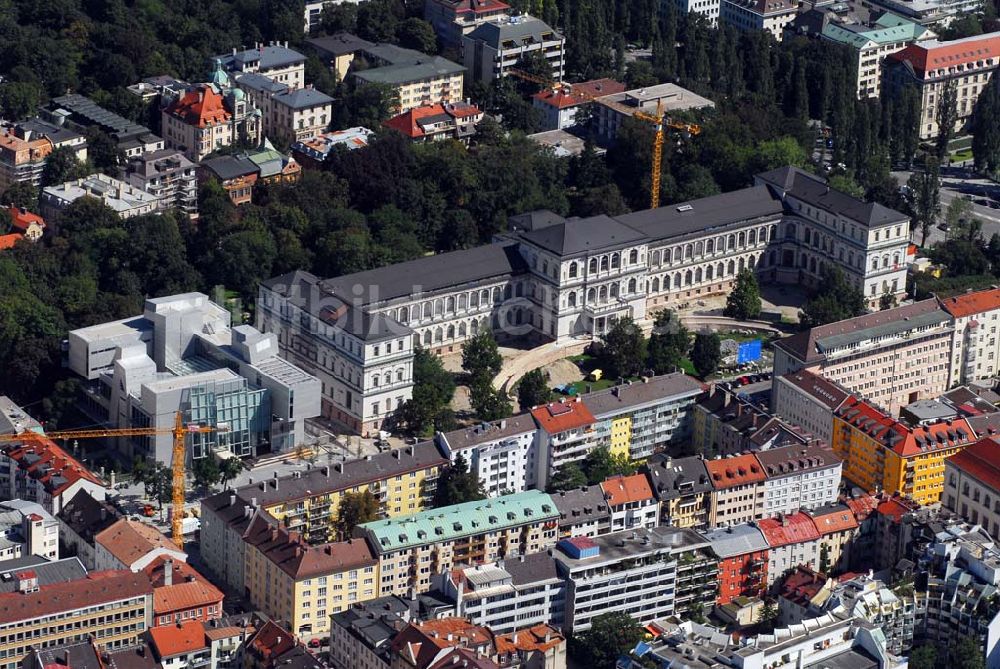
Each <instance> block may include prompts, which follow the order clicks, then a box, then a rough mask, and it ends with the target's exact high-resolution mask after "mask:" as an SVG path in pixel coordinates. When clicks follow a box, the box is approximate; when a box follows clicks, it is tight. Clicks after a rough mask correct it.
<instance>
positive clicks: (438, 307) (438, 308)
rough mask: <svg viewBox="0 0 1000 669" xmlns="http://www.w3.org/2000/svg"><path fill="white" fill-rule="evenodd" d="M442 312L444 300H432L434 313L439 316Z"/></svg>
mask: <svg viewBox="0 0 1000 669" xmlns="http://www.w3.org/2000/svg"><path fill="white" fill-rule="evenodd" d="M443 313H444V302H443V301H442V300H441V299H440V298H438V299H436V300H434V315H435V316H440V315H441V314H443Z"/></svg>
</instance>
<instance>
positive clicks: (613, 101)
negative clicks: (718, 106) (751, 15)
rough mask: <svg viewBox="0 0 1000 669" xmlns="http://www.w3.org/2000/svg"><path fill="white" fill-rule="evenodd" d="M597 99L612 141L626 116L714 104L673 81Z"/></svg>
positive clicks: (604, 133)
mask: <svg viewBox="0 0 1000 669" xmlns="http://www.w3.org/2000/svg"><path fill="white" fill-rule="evenodd" d="M696 1H699V2H700V1H705V0H696ZM594 102H595V104H594V107H593V111H594V118H595V123H596V127H597V135H598V137H600V138H601V139H603V140H604V141H606V142H609V143H614V142H615V141H616V140H617V139H618V130H619V129H620V128H621V126H622V123H624V122H625V119H629V118H633V117H634V116H635V115H636V114H638V113H643V114H650V115H652V116H655V115H656V110H657V109H660V110H662V111H663V112H664V113H667V114H670V113H674V112H684V111H689V110H694V109H712V108H714V107H715V103H714V102H712V101H711V100H709V99H708V98H703V97H702V96H700V95H698V94H696V93H694V92H692V91H689V90H688V89H686V88H681V87H680V86H678V85H677V84H673V83H666V84H656V85H655V86H646V87H643V88H633V89H631V90H627V91H621V92H617V93H613V92H610V93H608V94H607V95H604V96H601V97H599V98H598V99H597V100H595V101H594ZM761 241H762V242H763V240H761Z"/></svg>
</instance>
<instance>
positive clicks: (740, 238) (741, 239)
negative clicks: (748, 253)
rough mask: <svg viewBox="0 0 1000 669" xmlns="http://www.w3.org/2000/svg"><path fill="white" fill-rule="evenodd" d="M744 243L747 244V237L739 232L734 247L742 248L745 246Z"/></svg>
mask: <svg viewBox="0 0 1000 669" xmlns="http://www.w3.org/2000/svg"><path fill="white" fill-rule="evenodd" d="M746 243H747V236H746V235H745V234H743V233H742V232H741V233H740V234H739V235H737V237H736V245H737V246H738V247H740V248H743V247H744V246H746Z"/></svg>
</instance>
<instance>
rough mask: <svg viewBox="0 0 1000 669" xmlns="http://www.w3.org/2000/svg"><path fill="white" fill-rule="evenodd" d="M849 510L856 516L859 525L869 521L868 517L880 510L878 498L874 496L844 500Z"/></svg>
mask: <svg viewBox="0 0 1000 669" xmlns="http://www.w3.org/2000/svg"><path fill="white" fill-rule="evenodd" d="M843 501H844V504H846V505H847V508H849V509H850V510H851V513H853V514H854V518H855V520H857V521H858V522H859V523H863V522H864V521H865V520H867V519H868V516H870V515H872V513H873V512H874V511H875V510H876V509H877V508H878V498H876V497H875V496H874V495H865V496H864V497H852V498H850V499H845V500H843Z"/></svg>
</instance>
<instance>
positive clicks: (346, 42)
mask: <svg viewBox="0 0 1000 669" xmlns="http://www.w3.org/2000/svg"><path fill="white" fill-rule="evenodd" d="M305 43H306V44H308V45H309V48H310V50H311V51H312V52H313V53H315V54H316V56H317V57H318V58H319V59H320V60H322V61H323V64H324V65H326V66H327V67H329V68H330V72H332V73H333V75H334V76H335V77H336V78H337V81H346V80H347V75H348V74H350V72H351V66H352V65H354V60H355V59H356V58H361V59H362V60H365V62H367V60H366V59H365V56H364V54H363V51H364V50H365V49H366V48H368V47H372V46H375V45H374V44H373V43H372V42H369V41H368V40H363V39H361V38H360V37H358V36H356V35H352V34H351V33H347V32H343V31H341V32H335V33H333V34H332V35H323V36H321V37H310V38H309V39H307V40H306V41H305Z"/></svg>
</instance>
